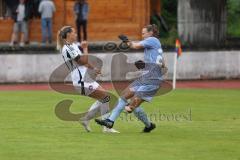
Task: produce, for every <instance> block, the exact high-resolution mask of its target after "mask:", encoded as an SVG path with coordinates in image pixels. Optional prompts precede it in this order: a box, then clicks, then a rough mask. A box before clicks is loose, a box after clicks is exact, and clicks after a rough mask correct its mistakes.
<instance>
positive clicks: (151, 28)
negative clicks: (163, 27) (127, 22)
mask: <svg viewBox="0 0 240 160" xmlns="http://www.w3.org/2000/svg"><path fill="white" fill-rule="evenodd" d="M144 28H146V29H147V31H148V32H153V37H156V38H159V31H158V27H157V25H155V24H150V25H147V26H145V27H144Z"/></svg>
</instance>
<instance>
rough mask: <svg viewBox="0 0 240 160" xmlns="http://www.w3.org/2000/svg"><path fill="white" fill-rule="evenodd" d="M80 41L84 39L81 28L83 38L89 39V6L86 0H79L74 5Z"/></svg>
mask: <svg viewBox="0 0 240 160" xmlns="http://www.w3.org/2000/svg"><path fill="white" fill-rule="evenodd" d="M74 13H75V17H76V18H75V19H76V27H77V35H78V41H79V42H81V41H82V37H81V30H82V29H83V40H87V20H88V13H89V6H88V3H87V2H86V0H77V1H76V3H75V5H74Z"/></svg>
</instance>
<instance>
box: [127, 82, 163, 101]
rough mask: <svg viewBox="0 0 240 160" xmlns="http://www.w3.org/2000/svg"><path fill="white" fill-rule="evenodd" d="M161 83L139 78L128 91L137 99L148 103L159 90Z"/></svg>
mask: <svg viewBox="0 0 240 160" xmlns="http://www.w3.org/2000/svg"><path fill="white" fill-rule="evenodd" d="M161 82H162V80H160V79H145V78H139V79H136V80H135V81H134V82H133V83H131V84H130V86H129V89H130V91H132V92H134V93H135V95H136V96H137V97H139V98H141V99H142V100H145V101H148V102H150V101H151V100H152V98H153V96H154V95H155V94H156V93H157V91H158V89H159V88H160V85H161Z"/></svg>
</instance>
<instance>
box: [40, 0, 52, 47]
mask: <svg viewBox="0 0 240 160" xmlns="http://www.w3.org/2000/svg"><path fill="white" fill-rule="evenodd" d="M38 11H39V13H41V19H42V43H43V44H44V45H45V44H46V42H47V39H48V43H49V44H51V43H52V17H53V13H54V12H55V11H56V8H55V5H54V3H53V1H52V0H42V1H41V3H40V5H39V8H38Z"/></svg>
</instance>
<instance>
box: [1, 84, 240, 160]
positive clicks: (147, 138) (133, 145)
mask: <svg viewBox="0 0 240 160" xmlns="http://www.w3.org/2000/svg"><path fill="white" fill-rule="evenodd" d="M65 98H70V99H73V100H74V104H73V106H72V108H71V109H72V111H73V112H81V111H84V110H85V109H86V108H87V107H88V106H89V105H90V104H91V103H92V102H93V101H92V100H89V99H88V98H83V97H79V96H71V95H63V94H59V93H56V92H53V91H1V92H0V102H1V104H0V159H1V160H32V159H34V160H45V159H46V160H75V159H79V160H83V159H86V160H95V159H96V160H101V159H103V160H106V159H107V160H108V159H111V160H115V159H119V160H128V159H136V160H146V159H147V160H160V159H162V160H188V159H192V160H215V159H216V160H226V159H227V160H240V91H239V90H220V89H219V90H217V89H216V90H215V89H211V90H207V89H177V90H176V91H172V92H171V93H169V94H167V95H164V96H161V97H156V98H154V100H153V101H152V103H149V104H148V103H144V104H143V106H144V109H145V111H146V112H148V113H149V114H150V113H151V117H152V116H153V117H152V119H153V120H154V121H155V122H156V124H157V128H156V130H154V131H153V132H152V133H150V134H143V133H140V131H141V130H142V129H143V125H142V124H141V123H140V122H138V121H137V120H135V119H134V118H133V117H132V119H131V117H129V116H128V117H126V116H125V114H122V115H121V118H119V120H118V121H117V122H116V124H115V129H118V130H119V131H120V132H121V134H114V135H113V134H103V133H102V132H101V127H100V126H97V125H96V124H95V123H94V122H91V128H92V129H93V132H91V133H86V132H85V131H84V130H83V128H82V126H81V125H80V124H79V123H77V122H65V121H61V120H59V119H58V118H57V117H56V116H55V114H54V107H55V105H56V104H57V103H58V102H59V101H60V100H63V99H65Z"/></svg>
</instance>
